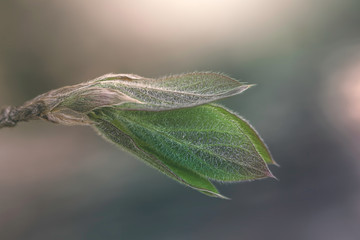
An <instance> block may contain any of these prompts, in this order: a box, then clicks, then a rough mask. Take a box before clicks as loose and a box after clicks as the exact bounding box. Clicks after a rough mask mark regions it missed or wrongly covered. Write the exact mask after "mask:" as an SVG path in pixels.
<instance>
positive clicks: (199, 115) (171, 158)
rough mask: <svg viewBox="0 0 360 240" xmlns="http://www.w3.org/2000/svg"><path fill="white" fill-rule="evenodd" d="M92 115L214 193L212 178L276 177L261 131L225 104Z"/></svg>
mask: <svg viewBox="0 0 360 240" xmlns="http://www.w3.org/2000/svg"><path fill="white" fill-rule="evenodd" d="M89 118H90V119H91V120H93V121H94V122H96V123H97V124H96V125H95V128H97V129H98V130H99V131H100V133H101V134H102V135H103V136H104V137H105V138H107V139H108V140H110V141H111V142H114V143H116V144H118V145H120V146H121V147H122V148H124V149H125V150H128V151H129V152H131V153H133V154H135V155H137V156H138V157H139V158H140V159H143V160H144V161H145V162H147V163H148V164H150V165H152V166H153V167H155V168H157V169H159V170H160V171H161V172H163V173H165V174H166V175H168V176H170V177H171V178H173V179H175V180H177V181H179V182H181V183H183V184H185V185H188V186H190V187H192V188H194V189H196V190H199V191H200V192H202V193H205V194H208V195H211V196H216V197H222V196H221V195H220V194H219V192H218V191H217V190H216V188H215V187H214V186H213V185H212V184H211V182H210V181H209V180H215V181H223V182H227V181H230V182H234V181H243V180H253V179H260V178H265V177H272V174H271V172H270V171H269V169H268V167H267V165H266V162H267V161H268V160H266V159H265V158H266V157H268V158H270V159H271V156H270V154H268V156H267V153H268V151H265V153H264V152H261V151H260V152H259V148H258V147H256V146H257V145H259V146H263V147H265V148H266V146H265V145H264V143H262V141H261V139H260V137H259V136H258V134H257V133H256V132H255V130H253V128H252V127H251V126H250V125H249V124H248V123H247V122H246V121H245V120H243V119H242V118H240V117H239V116H237V115H236V114H234V113H232V112H230V111H228V110H227V109H225V108H224V107H222V106H218V105H210V104H207V105H201V106H197V107H193V108H184V109H177V110H171V111H161V112H152V111H126V110H125V111H124V110H119V109H114V108H102V109H98V110H95V111H93V112H92V113H90V114H89ZM266 150H267V148H266ZM264 156H265V157H264Z"/></svg>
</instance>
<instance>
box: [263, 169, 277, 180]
mask: <svg viewBox="0 0 360 240" xmlns="http://www.w3.org/2000/svg"><path fill="white" fill-rule="evenodd" d="M266 176H267V177H269V178H273V179H275V180H277V181H279V179H278V178H277V177H275V175H274V174H272V172H270V170H269V171H267V173H266Z"/></svg>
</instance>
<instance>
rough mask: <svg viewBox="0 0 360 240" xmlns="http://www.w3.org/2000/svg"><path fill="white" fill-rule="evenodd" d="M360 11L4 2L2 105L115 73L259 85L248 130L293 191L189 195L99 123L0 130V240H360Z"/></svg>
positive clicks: (246, 113) (342, 2)
mask: <svg viewBox="0 0 360 240" xmlns="http://www.w3.org/2000/svg"><path fill="white" fill-rule="evenodd" d="M359 25H360V2H359V1H358V0H317V1H313V0H311V1H310V0H273V1H260V0H241V1H239V0H223V1H220V0H218V1H217V0H206V1H205V0H196V1H193V0H182V1H166V0H153V1H145V0H139V1H130V0H104V1H74V0H61V1H60V0H54V1H45V0H28V1H20V0H14V1H1V2H0V105H1V106H6V105H20V104H22V103H23V102H24V101H26V100H29V99H31V98H33V97H35V96H36V95H38V94H41V93H43V92H46V91H48V90H50V89H53V88H58V87H62V86H64V85H71V84H75V83H79V82H82V81H86V80H90V79H92V78H95V77H98V76H101V75H103V74H105V73H109V72H114V73H135V74H138V75H142V76H146V77H160V76H163V75H169V74H171V73H184V72H190V71H199V70H211V71H216V72H224V73H226V74H228V75H230V76H232V77H234V78H237V79H239V80H242V81H246V82H249V83H255V84H257V86H256V87H254V88H251V89H250V90H248V91H246V92H245V93H243V94H241V95H240V96H235V97H232V98H229V99H227V100H224V101H222V102H221V103H223V104H225V105H226V106H228V107H230V108H231V109H233V110H235V111H237V112H238V113H240V115H242V116H243V117H244V118H246V119H248V120H249V121H250V122H251V123H252V124H253V125H254V127H256V129H257V130H258V131H259V132H260V133H261V135H262V137H263V138H264V140H265V141H266V142H267V144H268V146H269V147H270V150H271V152H272V154H273V156H274V158H275V160H276V161H277V162H278V163H279V164H280V165H281V167H280V168H277V167H271V170H272V171H273V173H274V174H275V175H276V176H277V177H278V178H279V181H276V180H273V179H266V180H262V181H254V182H248V183H238V184H231V185H229V184H218V185H217V186H218V187H219V189H220V191H221V192H222V193H223V194H224V195H226V196H229V197H231V198H232V200H231V201H225V200H219V199H214V198H209V197H206V196H204V195H202V194H200V193H198V192H196V191H194V190H191V189H189V188H186V187H184V186H182V185H180V184H178V183H176V182H174V181H172V180H170V179H168V178H167V177H165V176H163V175H162V174H160V173H159V172H157V171H156V170H154V169H151V168H150V167H148V166H146V165H145V164H143V163H142V162H140V161H139V160H137V159H135V158H134V157H132V156H130V155H129V154H126V153H124V152H122V151H120V150H119V149H118V148H117V147H116V146H113V145H111V144H109V143H107V142H105V141H104V140H103V139H101V138H100V137H99V136H97V134H96V133H95V132H94V131H93V130H92V129H91V128H89V127H64V126H59V125H54V124H50V123H47V122H44V121H34V122H29V123H21V124H19V125H18V126H17V127H16V128H13V129H1V131H0V239H11V240H17V239H30V240H33V239H34V240H35V239H36V240H42V239H44V240H45V239H55V240H56V239H67V240H73V239H74V240H75V239H90V240H92V239H107V240H111V239H174V240H178V239H179V240H180V239H187V240H193V239H259V240H260V239H294V240H297V239H327V240H329V239H342V240H347V239H360V228H359V226H360V187H359V184H360V157H359V156H360V146H359V143H360V29H359Z"/></svg>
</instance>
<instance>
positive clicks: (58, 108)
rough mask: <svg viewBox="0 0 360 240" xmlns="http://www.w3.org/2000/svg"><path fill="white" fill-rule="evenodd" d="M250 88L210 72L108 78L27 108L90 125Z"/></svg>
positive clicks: (60, 91)
mask: <svg viewBox="0 0 360 240" xmlns="http://www.w3.org/2000/svg"><path fill="white" fill-rule="evenodd" d="M250 86H252V85H247V84H243V83H241V82H238V81H236V80H234V79H232V78H230V77H228V76H225V75H222V74H218V73H210V72H195V73H186V74H180V75H174V76H169V77H163V78H158V79H152V78H144V77H140V76H137V75H133V74H107V75H104V76H102V77H99V78H97V79H94V80H92V81H88V82H84V83H80V84H77V85H73V86H67V87H63V88H59V89H56V90H53V91H50V92H48V93H45V94H42V95H40V96H38V97H36V98H34V99H33V100H31V101H29V102H27V103H25V105H24V106H23V107H25V108H29V109H31V108H32V107H33V106H38V105H41V106H43V108H44V110H43V111H42V114H41V115H40V116H36V117H41V118H43V119H46V120H49V121H52V122H56V123H61V124H65V125H90V124H91V121H90V120H89V119H88V117H87V115H86V114H87V113H89V112H91V111H92V110H95V109H98V108H102V107H116V108H118V109H124V110H146V111H162V110H170V109H178V108H186V107H192V106H197V105H201V104H205V103H209V102H212V101H216V100H219V99H221V98H225V97H229V96H233V95H236V94H239V93H241V92H243V91H245V90H246V89H248V88H249V87H250ZM23 120H27V119H23ZM3 121H4V122H5V120H3ZM4 124H5V123H4ZM0 126H1V124H0Z"/></svg>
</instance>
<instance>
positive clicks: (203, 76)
mask: <svg viewBox="0 0 360 240" xmlns="http://www.w3.org/2000/svg"><path fill="white" fill-rule="evenodd" d="M93 83H97V85H96V86H97V87H101V88H107V89H108V88H110V89H114V90H117V91H119V92H121V93H124V94H125V95H126V96H128V97H130V98H131V99H134V100H137V101H128V102H125V103H123V104H121V105H119V106H118V107H119V108H121V109H132V110H153V111H159V110H169V109H177V108H185V107H192V106H197V105H201V104H205V103H209V102H213V101H216V100H219V99H221V98H226V97H230V96H233V95H236V94H239V93H241V92H243V91H245V90H246V89H248V88H249V87H251V86H252V85H247V84H243V83H241V82H239V81H236V80H234V79H232V78H230V77H228V76H225V75H222V74H218V73H211V72H194V73H186V74H180V75H173V76H169V77H163V78H158V79H151V78H143V77H140V76H136V75H126V78H124V75H123V74H115V75H113V74H110V75H105V76H103V77H100V78H98V79H95V80H93Z"/></svg>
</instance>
